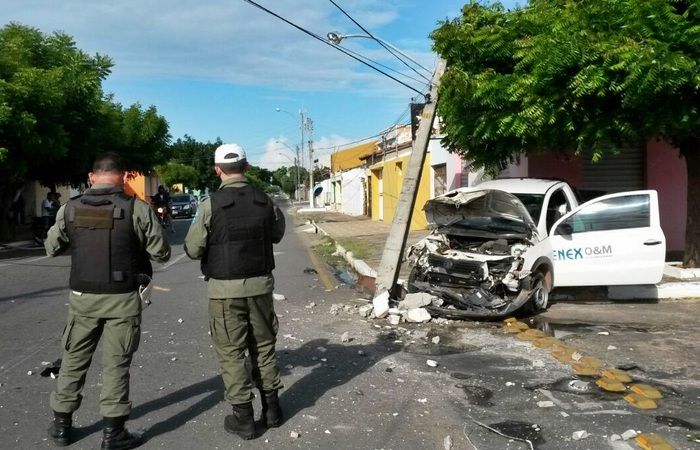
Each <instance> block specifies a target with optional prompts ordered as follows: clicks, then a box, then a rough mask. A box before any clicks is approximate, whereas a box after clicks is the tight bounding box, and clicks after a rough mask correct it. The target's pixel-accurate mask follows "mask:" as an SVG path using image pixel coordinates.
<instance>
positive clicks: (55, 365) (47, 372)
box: [39, 358, 61, 379]
mask: <svg viewBox="0 0 700 450" xmlns="http://www.w3.org/2000/svg"><path fill="white" fill-rule="evenodd" d="M41 365H42V366H46V367H45V368H44V370H42V371H41V372H40V373H39V375H41V376H42V377H44V378H46V377H51V378H53V379H55V378H56V376H58V373H59V371H60V370H61V358H58V359H57V360H56V361H54V362H52V363H51V362H46V361H44V362H42V363H41Z"/></svg>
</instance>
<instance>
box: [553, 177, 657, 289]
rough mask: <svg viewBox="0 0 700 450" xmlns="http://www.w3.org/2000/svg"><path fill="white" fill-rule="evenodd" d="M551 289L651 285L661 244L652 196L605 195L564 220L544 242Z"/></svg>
mask: <svg viewBox="0 0 700 450" xmlns="http://www.w3.org/2000/svg"><path fill="white" fill-rule="evenodd" d="M548 240H549V241H550V244H551V251H552V262H553V264H554V286H555V287H558V286H607V285H624V284H655V283H658V282H659V281H661V277H662V276H663V270H664V263H665V258H666V239H665V237H664V233H663V231H662V230H661V224H660V221H659V202H658V197H657V194H656V191H632V192H621V193H616V194H609V195H605V196H602V197H599V198H596V199H593V200H591V201H589V202H586V203H584V204H583V205H581V206H579V207H578V208H576V209H574V210H573V211H571V212H569V213H567V214H566V215H564V216H563V217H562V218H561V219H559V220H558V221H557V222H556V223H555V224H554V226H553V227H552V230H551V233H550V236H549V238H548Z"/></svg>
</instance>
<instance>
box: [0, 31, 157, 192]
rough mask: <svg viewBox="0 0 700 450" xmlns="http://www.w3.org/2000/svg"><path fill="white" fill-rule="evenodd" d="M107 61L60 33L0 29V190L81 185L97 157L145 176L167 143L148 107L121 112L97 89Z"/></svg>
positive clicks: (152, 109)
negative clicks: (107, 155) (116, 160)
mask: <svg viewBox="0 0 700 450" xmlns="http://www.w3.org/2000/svg"><path fill="white" fill-rule="evenodd" d="M111 67H112V62H111V60H110V59H109V58H108V57H106V56H103V55H99V54H97V55H94V56H91V55H88V54H87V53H85V52H84V51H82V50H80V49H78V48H77V47H76V45H75V42H74V41H73V39H72V38H71V37H70V36H68V35H66V34H64V33H60V32H56V33H53V34H49V35H47V34H43V33H41V32H40V31H38V30H37V29H35V28H31V27H27V26H24V25H19V24H9V25H6V26H4V27H3V28H0V155H1V156H0V158H1V159H0V161H1V165H0V180H2V181H0V186H4V187H7V186H16V185H19V184H22V183H24V182H25V181H28V180H37V181H39V182H41V183H42V184H44V185H47V186H52V185H54V184H57V183H73V184H77V183H80V182H82V181H84V180H85V178H86V174H87V171H88V170H89V168H90V166H91V164H92V160H93V159H94V156H95V155H96V154H97V153H100V152H104V151H115V152H117V153H120V154H121V155H122V156H123V157H124V159H125V161H126V162H127V164H128V165H129V166H130V168H132V169H135V170H139V171H144V172H147V171H150V170H152V168H153V165H154V164H155V163H156V162H157V161H159V160H161V158H162V156H163V152H164V151H165V149H166V148H167V143H168V140H169V135H168V123H167V121H166V120H165V119H164V118H163V117H162V116H159V115H158V113H157V111H156V109H155V107H150V108H146V109H144V108H142V107H141V106H140V105H138V104H135V105H132V106H130V107H128V108H124V107H122V105H120V104H118V103H116V102H115V101H114V100H113V98H112V97H111V96H105V95H104V93H103V91H102V81H104V79H105V78H106V77H107V76H108V75H109V73H110V70H111Z"/></svg>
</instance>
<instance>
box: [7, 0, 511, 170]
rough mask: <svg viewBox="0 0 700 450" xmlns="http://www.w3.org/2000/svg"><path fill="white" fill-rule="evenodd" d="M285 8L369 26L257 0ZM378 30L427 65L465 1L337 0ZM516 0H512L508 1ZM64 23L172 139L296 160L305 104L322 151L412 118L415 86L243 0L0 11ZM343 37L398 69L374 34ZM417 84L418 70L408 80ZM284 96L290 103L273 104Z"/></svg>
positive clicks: (36, 2) (295, 2)
mask: <svg viewBox="0 0 700 450" xmlns="http://www.w3.org/2000/svg"><path fill="white" fill-rule="evenodd" d="M258 3H260V4H262V5H263V6H265V7H267V8H269V9H271V10H273V11H275V12H276V13H278V14H280V15H281V16H284V17H286V18H287V19H289V20H291V21H293V22H295V23H297V24H299V25H301V26H303V27H305V28H308V29H309V30H311V31H313V32H315V33H317V34H319V35H322V36H325V35H326V33H328V32H329V31H339V32H341V33H344V34H351V33H353V34H354V33H362V31H361V30H360V29H359V28H358V27H357V26H355V25H354V24H353V23H352V22H351V21H350V20H349V19H347V18H345V17H344V16H343V15H342V13H340V11H338V10H337V9H336V8H335V7H334V6H333V5H332V4H331V3H330V2H328V1H326V0H259V1H258ZM336 3H338V4H339V5H340V6H341V7H343V8H344V9H346V11H348V12H349V13H350V14H351V15H352V16H353V17H354V18H355V19H356V20H357V21H358V22H359V23H360V24H362V25H363V26H364V27H365V28H367V29H368V30H370V31H371V32H372V33H373V34H374V35H376V36H378V37H380V38H382V39H384V40H386V41H388V42H391V43H392V44H393V45H395V46H396V47H398V48H400V49H401V50H403V51H404V52H406V53H407V54H409V55H410V56H411V57H412V58H414V59H416V60H418V61H419V62H421V63H422V64H423V65H424V66H426V67H428V68H433V67H434V65H435V61H436V56H435V55H434V54H433V53H432V52H431V41H430V39H429V37H428V35H429V33H430V31H432V30H433V29H434V28H435V27H436V24H437V22H438V21H439V20H444V19H445V18H454V17H456V16H457V15H458V14H459V11H460V8H461V6H462V5H463V4H464V3H465V2H464V1H454V0H431V1H425V0H336ZM514 3H515V2H514V1H506V2H504V4H505V5H507V6H512V5H513V4H514ZM10 21H15V22H20V23H23V24H26V25H30V26H34V27H36V28H39V29H40V30H41V31H43V32H51V31H55V30H62V31H64V32H66V33H68V34H70V35H72V36H73V37H74V38H75V40H76V43H77V45H78V47H80V48H82V49H84V50H85V51H87V52H89V53H96V52H99V53H101V54H106V55H109V56H110V57H112V59H113V60H114V63H115V67H114V69H113V72H112V74H111V75H110V77H109V78H108V79H107V81H106V82H105V83H104V89H105V91H106V92H111V93H113V94H114V96H115V98H116V99H117V100H118V101H120V102H122V103H123V104H131V103H133V102H140V103H141V104H143V105H155V106H156V107H157V108H158V111H159V113H160V114H162V115H163V116H165V117H166V119H167V120H168V121H169V123H170V132H171V134H172V136H173V138H174V139H176V138H178V137H182V136H183V135H184V134H188V135H190V136H193V137H195V138H196V139H198V140H202V141H208V140H214V139H216V138H217V137H221V138H222V139H223V140H224V141H226V142H236V143H239V144H241V145H243V146H244V148H245V149H246V150H247V152H248V155H249V160H250V161H251V162H252V163H254V164H260V165H262V166H264V167H267V168H271V169H274V168H277V167H280V166H281V165H289V164H290V163H289V160H288V158H290V157H293V153H292V152H291V150H289V149H288V148H287V147H285V146H284V145H283V144H280V143H278V141H280V142H282V143H285V144H287V145H289V146H290V147H294V146H295V145H296V144H298V143H299V141H300V129H299V110H300V109H302V110H303V111H304V113H305V114H306V115H307V116H309V117H311V118H312V120H313V122H314V134H313V138H314V147H315V148H316V149H318V150H317V156H318V157H319V159H320V161H321V162H327V159H328V155H329V154H330V153H331V152H332V151H334V150H335V149H337V148H342V145H343V144H345V143H347V142H351V141H355V140H358V139H361V138H364V137H367V136H371V135H374V134H377V133H378V132H380V131H381V130H382V129H384V128H386V127H389V126H391V125H392V124H394V123H396V122H397V120H398V119H400V118H401V119H402V122H405V121H406V120H407V114H405V113H406V108H407V105H408V103H409V102H410V100H411V97H413V96H414V95H415V93H414V92H413V91H410V90H409V89H407V88H405V87H403V86H401V85H399V84H397V83H395V82H394V81H391V80H389V79H387V78H384V77H383V76H382V75H380V74H375V73H374V72H371V71H369V70H368V69H365V68H363V66H361V65H360V64H359V63H357V62H355V61H354V60H352V59H350V58H349V57H347V56H345V55H343V54H341V53H340V52H338V51H336V50H333V49H332V48H330V47H328V46H326V45H324V44H322V43H321V42H318V41H316V40H314V39H312V38H311V37H309V36H307V35H305V34H303V33H301V32H300V31H298V30H295V29H294V28H292V27H290V26H289V25H287V24H285V23H283V22H281V21H279V20H278V19H275V18H273V17H270V16H268V15H267V14H265V13H264V12H262V11H260V10H258V9H257V8H254V7H253V6H251V5H249V4H247V3H245V2H244V1H242V0H208V1H199V0H120V1H113V0H112V1H109V2H108V1H105V0H62V1H60V2H58V1H55V0H0V23H2V24H5V23H8V22H10ZM341 45H342V46H344V47H346V48H350V49H352V50H355V51H358V52H361V53H362V54H363V55H365V56H368V57H371V58H372V59H375V60H378V61H380V62H382V63H383V64H386V65H389V66H391V67H393V68H395V69H397V70H402V71H403V68H402V67H403V66H401V65H400V63H397V62H396V60H395V59H393V57H392V56H391V55H390V54H388V52H386V51H385V50H384V49H382V48H381V47H380V46H379V45H377V44H376V43H375V42H374V41H371V40H369V39H347V40H345V41H343V42H342V44H341ZM410 83H411V84H412V85H414V86H415V87H416V88H418V89H419V90H422V88H423V86H420V85H419V83H417V82H410ZM276 108H280V109H282V110H283V111H286V112H276Z"/></svg>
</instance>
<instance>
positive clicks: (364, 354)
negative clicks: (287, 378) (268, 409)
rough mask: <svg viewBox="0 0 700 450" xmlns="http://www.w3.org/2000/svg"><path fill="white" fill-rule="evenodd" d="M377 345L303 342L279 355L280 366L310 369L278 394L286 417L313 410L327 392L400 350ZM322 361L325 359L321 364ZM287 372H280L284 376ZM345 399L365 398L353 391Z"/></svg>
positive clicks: (392, 346) (391, 346)
mask: <svg viewBox="0 0 700 450" xmlns="http://www.w3.org/2000/svg"><path fill="white" fill-rule="evenodd" d="M389 342H391V341H389ZM386 344H387V343H386V342H381V341H376V342H374V343H372V344H369V345H362V344H357V345H353V344H352V343H347V344H335V343H330V342H329V341H328V339H315V340H313V341H309V342H306V343H305V344H304V345H302V346H301V347H299V348H298V349H295V350H288V351H285V352H283V354H282V355H280V361H279V363H280V366H282V367H284V366H285V365H292V366H294V367H313V368H312V369H311V372H310V373H309V374H307V375H305V376H303V377H302V378H301V379H299V380H297V381H296V382H294V384H292V385H291V386H288V387H287V388H286V389H284V390H283V391H282V393H281V394H280V403H281V404H282V409H283V411H284V415H285V417H286V418H287V419H288V418H290V417H294V416H296V415H298V414H299V413H301V412H302V411H304V410H305V409H307V408H311V407H312V406H314V405H315V404H316V403H317V402H318V400H319V399H320V398H321V397H323V396H324V395H325V394H326V393H327V392H328V391H330V390H332V389H334V388H337V387H339V386H343V385H345V384H347V383H349V382H350V381H351V380H352V379H353V378H355V377H357V376H358V375H361V374H362V373H364V372H366V371H367V370H369V369H370V368H372V367H373V366H374V365H376V364H377V362H378V361H379V360H381V359H382V358H383V357H385V356H387V355H389V354H391V353H395V352H397V351H399V350H400V348H401V347H400V346H394V345H390V346H387V345H386ZM322 359H326V361H323V360H322ZM285 372H287V373H288V372H289V370H288V369H282V373H283V375H284V374H285ZM348 395H360V396H361V395H364V394H363V393H362V392H361V391H359V390H356V391H353V392H349V393H348Z"/></svg>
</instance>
